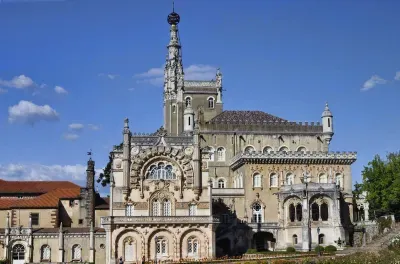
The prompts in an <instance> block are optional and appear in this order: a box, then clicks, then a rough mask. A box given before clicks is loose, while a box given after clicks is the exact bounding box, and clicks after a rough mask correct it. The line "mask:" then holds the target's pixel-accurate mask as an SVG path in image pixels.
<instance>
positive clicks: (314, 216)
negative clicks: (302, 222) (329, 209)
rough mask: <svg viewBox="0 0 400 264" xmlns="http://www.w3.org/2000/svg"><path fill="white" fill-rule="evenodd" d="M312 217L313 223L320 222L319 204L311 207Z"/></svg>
mask: <svg viewBox="0 0 400 264" xmlns="http://www.w3.org/2000/svg"><path fill="white" fill-rule="evenodd" d="M311 215H312V220H313V221H318V220H319V206H318V204H317V203H313V204H312V205H311Z"/></svg>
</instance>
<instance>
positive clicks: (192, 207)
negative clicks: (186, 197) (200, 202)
mask: <svg viewBox="0 0 400 264" xmlns="http://www.w3.org/2000/svg"><path fill="white" fill-rule="evenodd" d="M196 214H197V205H195V204H191V205H189V215H191V216H192V215H196Z"/></svg>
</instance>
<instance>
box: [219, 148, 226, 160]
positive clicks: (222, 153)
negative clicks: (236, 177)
mask: <svg viewBox="0 0 400 264" xmlns="http://www.w3.org/2000/svg"><path fill="white" fill-rule="evenodd" d="M217 155H218V161H225V149H224V148H223V147H219V148H218V149H217Z"/></svg>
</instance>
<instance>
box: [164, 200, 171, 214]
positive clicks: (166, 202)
mask: <svg viewBox="0 0 400 264" xmlns="http://www.w3.org/2000/svg"><path fill="white" fill-rule="evenodd" d="M163 209H164V210H163V213H164V216H171V201H170V200H167V199H165V200H164V208H163Z"/></svg>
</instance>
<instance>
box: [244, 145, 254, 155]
mask: <svg viewBox="0 0 400 264" xmlns="http://www.w3.org/2000/svg"><path fill="white" fill-rule="evenodd" d="M254 151H255V149H254V148H253V147H252V146H247V147H246V148H245V149H244V153H246V154H251V153H253V152H254Z"/></svg>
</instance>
